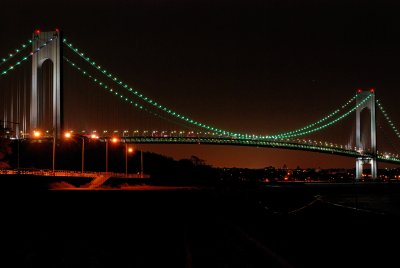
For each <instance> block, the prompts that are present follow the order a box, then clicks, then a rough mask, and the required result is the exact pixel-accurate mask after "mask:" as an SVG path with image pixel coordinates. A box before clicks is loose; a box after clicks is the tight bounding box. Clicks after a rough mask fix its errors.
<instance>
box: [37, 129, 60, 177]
mask: <svg viewBox="0 0 400 268" xmlns="http://www.w3.org/2000/svg"><path fill="white" fill-rule="evenodd" d="M40 137H42V132H41V131H40V130H37V129H35V130H34V131H33V138H35V139H39V138H40ZM52 140H53V145H52V147H53V148H52V170H53V175H54V172H55V166H56V136H55V135H54V131H53V137H52Z"/></svg>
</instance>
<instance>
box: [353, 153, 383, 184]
mask: <svg viewBox="0 0 400 268" xmlns="http://www.w3.org/2000/svg"><path fill="white" fill-rule="evenodd" d="M365 164H369V165H371V178H372V179H376V178H378V166H377V164H376V158H372V157H359V158H357V159H356V180H357V181H359V180H361V179H362V175H363V169H364V165H365Z"/></svg>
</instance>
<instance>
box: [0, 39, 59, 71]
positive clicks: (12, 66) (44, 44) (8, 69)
mask: <svg viewBox="0 0 400 268" xmlns="http://www.w3.org/2000/svg"><path fill="white" fill-rule="evenodd" d="M55 38H57V37H55ZM55 38H50V39H49V40H47V41H46V42H45V43H43V44H42V45H41V46H40V47H38V48H37V49H35V50H34V51H32V52H30V53H29V55H27V56H25V57H23V58H21V59H20V60H19V61H17V62H16V63H15V64H14V65H11V66H10V67H8V68H7V69H5V70H3V71H1V72H0V77H1V76H3V75H6V74H7V73H8V72H9V71H12V70H14V69H15V68H16V67H17V66H19V65H21V63H23V62H24V61H26V60H28V59H29V57H31V56H33V55H35V54H36V53H38V52H39V51H40V50H41V49H42V48H44V47H45V46H47V45H48V44H49V43H51V42H52V41H53V40H54V39H55Z"/></svg>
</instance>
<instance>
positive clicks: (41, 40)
mask: <svg viewBox="0 0 400 268" xmlns="http://www.w3.org/2000/svg"><path fill="white" fill-rule="evenodd" d="M61 46H62V36H61V32H60V31H59V30H58V29H56V30H54V31H48V32H42V31H40V30H35V31H34V33H33V40H32V52H33V54H32V89H31V109H30V130H29V131H30V132H32V130H34V129H36V128H41V129H43V128H47V127H51V128H52V129H51V130H52V132H53V135H55V137H56V138H59V137H60V136H61V130H62V128H63V107H62V105H63V104H62V93H63V92H62V47H61ZM47 60H49V61H50V62H51V63H52V70H50V75H52V87H51V88H50V92H44V85H43V81H41V77H42V76H43V69H42V67H43V64H44V62H46V61H47ZM45 94H48V95H49V96H50V98H51V100H52V101H51V102H52V103H51V105H50V107H49V108H50V110H51V111H48V110H46V107H45V105H46V103H45V101H44V99H45V98H44V96H45ZM46 113H47V114H48V113H50V114H51V118H52V122H45V119H44V118H45V115H46Z"/></svg>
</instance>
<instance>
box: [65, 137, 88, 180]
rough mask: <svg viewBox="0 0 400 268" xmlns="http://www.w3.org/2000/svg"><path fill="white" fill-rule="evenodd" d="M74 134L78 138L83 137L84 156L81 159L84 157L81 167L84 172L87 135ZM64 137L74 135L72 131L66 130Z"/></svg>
mask: <svg viewBox="0 0 400 268" xmlns="http://www.w3.org/2000/svg"><path fill="white" fill-rule="evenodd" d="M74 135H75V136H77V137H78V138H81V139H82V157H81V159H82V163H81V167H82V168H81V172H82V173H83V172H84V167H85V136H83V135H80V134H74ZM64 137H65V138H66V139H70V138H71V137H72V132H66V133H65V134H64Z"/></svg>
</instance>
